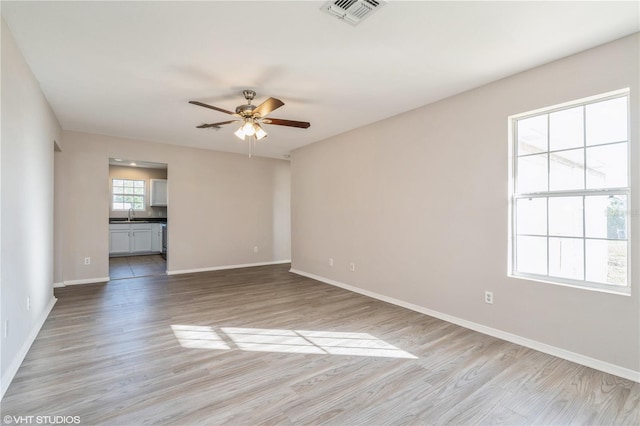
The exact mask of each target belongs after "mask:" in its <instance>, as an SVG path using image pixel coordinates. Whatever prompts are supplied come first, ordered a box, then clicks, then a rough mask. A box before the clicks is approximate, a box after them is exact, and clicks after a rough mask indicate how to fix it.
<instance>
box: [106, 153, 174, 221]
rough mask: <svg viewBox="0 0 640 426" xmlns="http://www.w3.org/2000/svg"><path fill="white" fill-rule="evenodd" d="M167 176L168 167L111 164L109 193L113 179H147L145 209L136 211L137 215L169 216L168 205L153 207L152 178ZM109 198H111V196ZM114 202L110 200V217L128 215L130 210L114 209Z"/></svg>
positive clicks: (140, 216)
mask: <svg viewBox="0 0 640 426" xmlns="http://www.w3.org/2000/svg"><path fill="white" fill-rule="evenodd" d="M166 178H167V169H166V168H165V169H155V168H149V167H130V166H113V165H111V166H109V181H108V184H109V191H110V192H109V194H111V182H112V179H134V180H144V181H145V210H144V211H136V212H135V217H136V218H138V219H140V218H145V217H154V218H158V217H162V218H166V217H167V208H166V207H151V205H150V203H151V198H150V197H151V195H150V194H151V183H150V179H166ZM109 200H111V199H110V198H109ZM112 207H113V204H111V202H109V204H108V208H109V217H114V218H118V217H128V215H129V212H128V211H123V210H113V209H112Z"/></svg>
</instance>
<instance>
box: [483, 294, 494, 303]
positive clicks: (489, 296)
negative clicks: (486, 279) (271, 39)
mask: <svg viewBox="0 0 640 426" xmlns="http://www.w3.org/2000/svg"><path fill="white" fill-rule="evenodd" d="M484 303H488V304H490V305H493V292H492V291H485V292H484Z"/></svg>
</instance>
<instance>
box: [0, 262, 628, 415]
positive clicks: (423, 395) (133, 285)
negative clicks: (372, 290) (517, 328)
mask: <svg viewBox="0 0 640 426" xmlns="http://www.w3.org/2000/svg"><path fill="white" fill-rule="evenodd" d="M288 268H289V265H276V266H265V267H255V268H247V269H242V270H228V271H217V272H207V273H199V274H187V275H174V276H165V275H163V276H151V277H144V278H132V279H123V280H114V281H111V282H109V283H106V284H94V285H83V286H73V287H66V288H61V289H56V297H58V303H57V304H56V306H55V307H54V309H53V311H52V313H51V315H50V317H49V318H48V319H47V321H46V323H45V325H44V327H43V329H42V331H41V332H40V334H39V335H38V337H37V339H36V341H35V342H34V344H33V346H32V348H31V350H30V351H29V353H28V354H27V357H26V359H25V361H24V363H23V364H22V366H21V368H20V370H19V371H18V373H17V375H16V377H15V379H14V381H13V383H12V384H11V386H10V387H9V389H8V391H7V393H6V395H5V398H4V399H3V400H2V403H1V409H2V414H3V417H4V416H6V415H10V416H21V415H22V416H28V415H33V416H38V415H41V416H43V415H49V416H55V415H62V416H80V420H81V424H108V425H134V424H167V425H189V424H208V425H217V424H225V425H226V424H233V425H236V424H239V425H245V424H246V425H255V424H283V425H286V424H313V425H317V424H349V425H371V424H376V425H377V424H398V425H400V424H461V425H471V424H482V425H485V424H509V425H516V424H539V425H549V424H562V425H564V424H584V425H596V424H598V425H600V424H601V425H614V424H615V425H617V424H620V425H638V424H640V408H639V404H640V384H637V383H633V382H631V381H629V380H625V379H621V378H619V377H616V376H612V375H609V374H605V373H602V372H599V371H596V370H593V369H590V368H587V367H583V366H580V365H577V364H574V363H571V362H569V361H565V360H562V359H559V358H555V357H553V356H550V355H546V354H543V353H540V352H536V351H534V350H531V349H527V348H524V347H521V346H518V345H515V344H512V343H508V342H505V341H502V340H499V339H496V338H493V337H490V336H485V335H483V334H480V333H476V332H474V331H470V330H467V329H464V328H462V327H458V326H456V325H453V324H449V323H446V322H444V321H441V320H438V319H435V318H432V317H429V316H426V315H422V314H419V313H416V312H412V311H409V310H406V309H403V308H400V307H397V306H393V305H390V304H387V303H384V302H380V301H377V300H374V299H371V298H368V297H365V296H362V295H358V294H354V293H350V292H348V291H345V290H342V289H339V288H336V287H332V286H329V285H326V284H322V283H319V282H316V281H314V280H311V279H308V278H304V277H300V276H297V275H294V274H291V273H289V272H288Z"/></svg>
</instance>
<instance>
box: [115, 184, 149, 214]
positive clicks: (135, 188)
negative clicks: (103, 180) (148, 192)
mask: <svg viewBox="0 0 640 426" xmlns="http://www.w3.org/2000/svg"><path fill="white" fill-rule="evenodd" d="M111 194H112V197H111V208H112V210H129V209H133V210H144V206H145V199H144V197H145V181H144V180H132V179H113V180H112V181H111Z"/></svg>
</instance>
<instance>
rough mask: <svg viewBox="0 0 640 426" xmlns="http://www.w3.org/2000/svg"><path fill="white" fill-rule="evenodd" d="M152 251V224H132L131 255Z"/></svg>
mask: <svg viewBox="0 0 640 426" xmlns="http://www.w3.org/2000/svg"><path fill="white" fill-rule="evenodd" d="M150 251H151V224H150V223H141V224H137V223H134V224H131V253H140V252H150Z"/></svg>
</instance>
